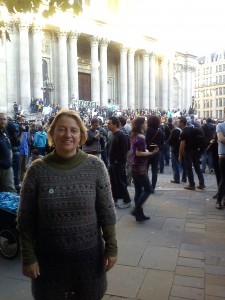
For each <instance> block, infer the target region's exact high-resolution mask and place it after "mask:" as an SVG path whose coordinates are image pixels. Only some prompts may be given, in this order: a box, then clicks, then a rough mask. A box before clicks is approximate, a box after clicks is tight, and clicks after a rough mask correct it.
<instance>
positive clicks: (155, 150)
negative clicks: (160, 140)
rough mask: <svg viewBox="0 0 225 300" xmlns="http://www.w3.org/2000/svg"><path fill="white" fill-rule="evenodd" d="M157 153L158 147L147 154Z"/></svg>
mask: <svg viewBox="0 0 225 300" xmlns="http://www.w3.org/2000/svg"><path fill="white" fill-rule="evenodd" d="M157 152H159V147H155V149H154V150H153V151H151V152H149V155H153V154H155V153H157Z"/></svg>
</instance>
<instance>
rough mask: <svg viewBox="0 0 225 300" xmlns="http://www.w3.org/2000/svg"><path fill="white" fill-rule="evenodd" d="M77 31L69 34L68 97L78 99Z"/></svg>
mask: <svg viewBox="0 0 225 300" xmlns="http://www.w3.org/2000/svg"><path fill="white" fill-rule="evenodd" d="M78 37H79V33H78V32H77V31H73V32H71V33H70V35H69V76H70V77H69V79H70V99H72V98H73V99H74V100H78V99H79V85H78V62H77V39H78Z"/></svg>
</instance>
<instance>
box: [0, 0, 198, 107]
mask: <svg viewBox="0 0 225 300" xmlns="http://www.w3.org/2000/svg"><path fill="white" fill-rule="evenodd" d="M112 2H113V4H112ZM131 3H132V1H102V0H95V1H83V13H82V14H81V16H79V17H77V16H74V15H72V14H61V15H59V16H58V19H57V18H56V16H55V17H54V18H53V17H52V18H49V19H48V20H43V19H41V18H40V17H39V16H37V15H33V16H28V15H26V16H24V15H16V16H7V21H6V28H7V30H8V32H9V33H10V39H11V41H8V40H6V39H4V38H3V39H2V40H1V41H0V82H1V84H0V111H5V112H12V111H13V104H14V102H16V103H17V104H19V105H21V107H22V109H23V110H24V111H25V112H29V110H30V103H31V99H43V100H44V102H45V103H46V105H49V104H53V103H55V104H59V105H60V107H62V108H67V107H69V106H70V105H71V104H72V103H74V102H75V101H76V100H85V101H91V102H92V103H96V104H97V105H100V106H108V105H118V106H119V107H120V108H121V109H125V108H146V109H149V108H150V109H152V110H157V109H165V110H167V109H170V110H172V109H176V110H177V109H180V110H183V109H187V110H188V108H189V107H190V106H191V105H192V99H193V95H194V74H195V65H196V56H194V55H192V54H188V53H181V52H179V51H178V50H177V51H175V52H172V53H171V52H170V53H169V52H168V51H167V50H166V49H167V47H164V48H161V49H160V47H159V42H158V41H157V39H156V38H155V37H152V36H149V35H147V34H146V28H143V32H138V33H137V32H136V31H135V30H134V29H133V28H129V26H128V27H126V24H125V25H124V22H125V23H126V19H124V21H123V22H122V23H121V16H125V15H127V13H128V12H129V5H131ZM103 4H104V5H103ZM98 6H99V7H98ZM60 16H61V18H59V17H60ZM119 18H120V19H119ZM119 20H120V22H119ZM122 20H123V18H122ZM124 28H125V29H124ZM168 46H169V45H168Z"/></svg>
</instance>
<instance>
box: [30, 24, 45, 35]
mask: <svg viewBox="0 0 225 300" xmlns="http://www.w3.org/2000/svg"><path fill="white" fill-rule="evenodd" d="M31 30H32V32H33V33H41V32H42V30H43V26H42V25H40V24H37V23H33V24H32V26H31Z"/></svg>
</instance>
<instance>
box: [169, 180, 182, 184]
mask: <svg viewBox="0 0 225 300" xmlns="http://www.w3.org/2000/svg"><path fill="white" fill-rule="evenodd" d="M170 182H171V183H180V181H176V180H170Z"/></svg>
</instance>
